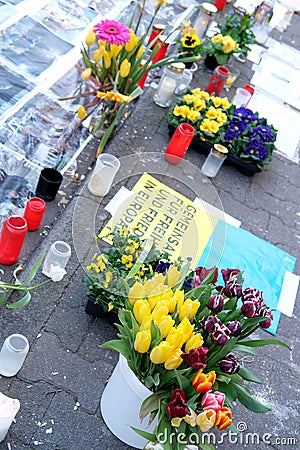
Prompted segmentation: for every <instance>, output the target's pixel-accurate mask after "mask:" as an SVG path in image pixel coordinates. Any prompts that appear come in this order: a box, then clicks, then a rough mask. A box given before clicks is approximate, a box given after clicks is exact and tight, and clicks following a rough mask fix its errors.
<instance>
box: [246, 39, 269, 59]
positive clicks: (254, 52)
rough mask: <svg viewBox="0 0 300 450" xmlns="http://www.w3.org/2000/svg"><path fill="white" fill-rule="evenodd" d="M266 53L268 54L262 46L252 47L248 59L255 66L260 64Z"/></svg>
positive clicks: (255, 45) (254, 45)
mask: <svg viewBox="0 0 300 450" xmlns="http://www.w3.org/2000/svg"><path fill="white" fill-rule="evenodd" d="M264 53H266V49H265V48H264V47H262V46H261V45H258V44H253V45H250V52H249V53H248V55H247V59H248V61H251V62H253V63H254V64H259V63H260V61H261V58H262V56H263V54H264Z"/></svg>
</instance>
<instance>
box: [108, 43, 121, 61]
mask: <svg viewBox="0 0 300 450" xmlns="http://www.w3.org/2000/svg"><path fill="white" fill-rule="evenodd" d="M122 48H123V45H114V44H111V45H110V56H111V57H112V58H116V57H117V56H118V54H119V53H120V51H121V50H122Z"/></svg>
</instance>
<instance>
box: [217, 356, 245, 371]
mask: <svg viewBox="0 0 300 450" xmlns="http://www.w3.org/2000/svg"><path fill="white" fill-rule="evenodd" d="M240 367H241V366H240V363H239V361H238V359H237V357H236V356H234V355H232V354H229V355H227V356H226V358H224V359H222V361H221V362H220V369H221V370H222V372H224V373H228V374H229V375H231V374H233V373H237V372H238V371H239V370H240Z"/></svg>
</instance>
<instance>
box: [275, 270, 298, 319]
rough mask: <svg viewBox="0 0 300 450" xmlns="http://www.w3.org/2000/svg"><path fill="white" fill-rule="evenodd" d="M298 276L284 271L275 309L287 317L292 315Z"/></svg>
mask: <svg viewBox="0 0 300 450" xmlns="http://www.w3.org/2000/svg"><path fill="white" fill-rule="evenodd" d="M299 281H300V277H299V276H298V275H295V274H294V273H292V272H289V271H288V270H287V271H286V272H285V276H284V280H283V284H282V288H281V293H280V297H279V301H278V304H277V309H278V310H279V311H280V312H281V313H282V314H285V315H286V316H288V317H292V315H293V310H294V305H295V301H296V296H297V291H298V287H299Z"/></svg>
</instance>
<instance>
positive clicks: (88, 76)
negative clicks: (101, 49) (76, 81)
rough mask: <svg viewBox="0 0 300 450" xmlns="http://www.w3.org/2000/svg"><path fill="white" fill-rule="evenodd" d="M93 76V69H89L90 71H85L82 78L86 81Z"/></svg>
mask: <svg viewBox="0 0 300 450" xmlns="http://www.w3.org/2000/svg"><path fill="white" fill-rule="evenodd" d="M91 75H92V69H91V68H90V67H89V68H88V69H85V70H84V71H83V72H82V74H81V78H82V79H83V80H84V81H86V80H88V79H89V78H90V76H91Z"/></svg>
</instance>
